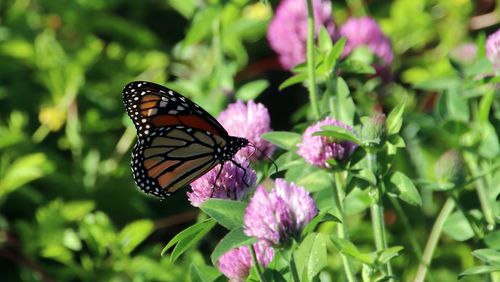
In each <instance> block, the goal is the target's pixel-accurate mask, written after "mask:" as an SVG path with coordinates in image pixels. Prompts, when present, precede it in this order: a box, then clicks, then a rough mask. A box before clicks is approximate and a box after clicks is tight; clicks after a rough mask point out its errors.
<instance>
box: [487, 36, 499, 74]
mask: <svg viewBox="0 0 500 282" xmlns="http://www.w3.org/2000/svg"><path fill="white" fill-rule="evenodd" d="M486 56H487V57H488V60H489V61H490V62H491V63H492V64H493V68H494V69H495V70H496V71H498V70H500V29H499V30H497V31H496V32H494V33H493V34H491V35H490V36H488V38H487V39H486Z"/></svg>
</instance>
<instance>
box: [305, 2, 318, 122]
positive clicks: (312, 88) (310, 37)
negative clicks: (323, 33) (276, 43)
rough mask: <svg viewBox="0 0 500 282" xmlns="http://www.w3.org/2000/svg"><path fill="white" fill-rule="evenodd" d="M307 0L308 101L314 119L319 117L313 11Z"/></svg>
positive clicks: (310, 3)
mask: <svg viewBox="0 0 500 282" xmlns="http://www.w3.org/2000/svg"><path fill="white" fill-rule="evenodd" d="M306 1H307V27H308V33H307V76H308V78H309V101H310V102H311V107H312V111H313V114H314V117H315V118H316V119H319V118H320V113H319V107H318V97H317V95H316V73H315V69H314V68H315V65H316V64H315V62H314V12H313V8H312V0H306Z"/></svg>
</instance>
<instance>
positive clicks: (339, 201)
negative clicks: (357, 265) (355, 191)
mask: <svg viewBox="0 0 500 282" xmlns="http://www.w3.org/2000/svg"><path fill="white" fill-rule="evenodd" d="M334 177H335V185H333V189H334V191H333V200H334V201H335V206H336V207H337V214H338V215H339V217H340V220H341V221H342V222H341V223H339V224H337V236H339V238H341V239H346V240H347V239H349V236H348V233H347V218H346V217H347V216H346V213H345V208H344V199H345V193H344V190H343V189H342V175H341V174H340V172H335V173H334ZM340 257H341V258H342V264H343V265H344V271H345V275H346V278H347V281H349V282H355V281H356V277H355V276H354V272H353V270H352V264H351V260H350V259H349V257H348V256H346V255H344V254H343V253H340Z"/></svg>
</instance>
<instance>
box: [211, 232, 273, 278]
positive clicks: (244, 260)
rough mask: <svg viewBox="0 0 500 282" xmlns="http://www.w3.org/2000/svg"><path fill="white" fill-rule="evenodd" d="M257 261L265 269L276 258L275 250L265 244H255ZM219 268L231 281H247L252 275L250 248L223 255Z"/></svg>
mask: <svg viewBox="0 0 500 282" xmlns="http://www.w3.org/2000/svg"><path fill="white" fill-rule="evenodd" d="M253 247H254V249H255V255H256V257H257V261H258V262H259V264H260V265H262V266H263V267H267V266H268V265H269V263H270V262H271V260H272V259H273V257H274V250H273V248H271V247H270V246H269V245H268V244H266V243H264V242H258V243H255V244H253ZM217 266H218V268H219V270H220V272H222V273H223V274H224V275H225V276H226V277H227V278H229V280H230V281H238V282H240V281H245V279H246V278H247V277H248V275H249V274H250V268H251V267H252V257H251V255H250V249H249V247H248V246H243V247H239V248H235V249H232V250H230V251H228V252H227V253H225V254H223V255H222V256H221V257H220V258H219V261H218V263H217Z"/></svg>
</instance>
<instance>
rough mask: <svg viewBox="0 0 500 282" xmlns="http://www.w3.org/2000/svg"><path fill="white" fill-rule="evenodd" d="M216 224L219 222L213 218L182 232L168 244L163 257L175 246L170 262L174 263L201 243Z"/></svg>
mask: <svg viewBox="0 0 500 282" xmlns="http://www.w3.org/2000/svg"><path fill="white" fill-rule="evenodd" d="M216 223H217V222H216V221H215V220H214V219H213V218H209V219H206V220H204V221H202V222H198V223H196V224H194V225H191V226H190V227H188V228H186V229H184V230H182V231H181V232H180V233H178V234H177V235H175V237H174V238H172V240H170V242H168V244H167V245H166V246H165V247H164V248H163V250H162V251H161V255H162V256H163V254H165V252H166V251H167V250H168V249H170V248H171V247H172V246H174V245H175V248H174V250H173V251H172V255H171V257H170V260H171V261H172V262H174V261H175V260H177V258H178V257H179V256H180V255H182V254H183V253H184V252H185V251H186V250H187V249H189V248H190V247H192V246H194V245H195V244H196V243H198V241H200V240H201V239H202V238H203V237H204V236H205V234H207V233H208V232H209V231H210V230H211V229H212V228H213V227H214V226H215V224H216Z"/></svg>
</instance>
